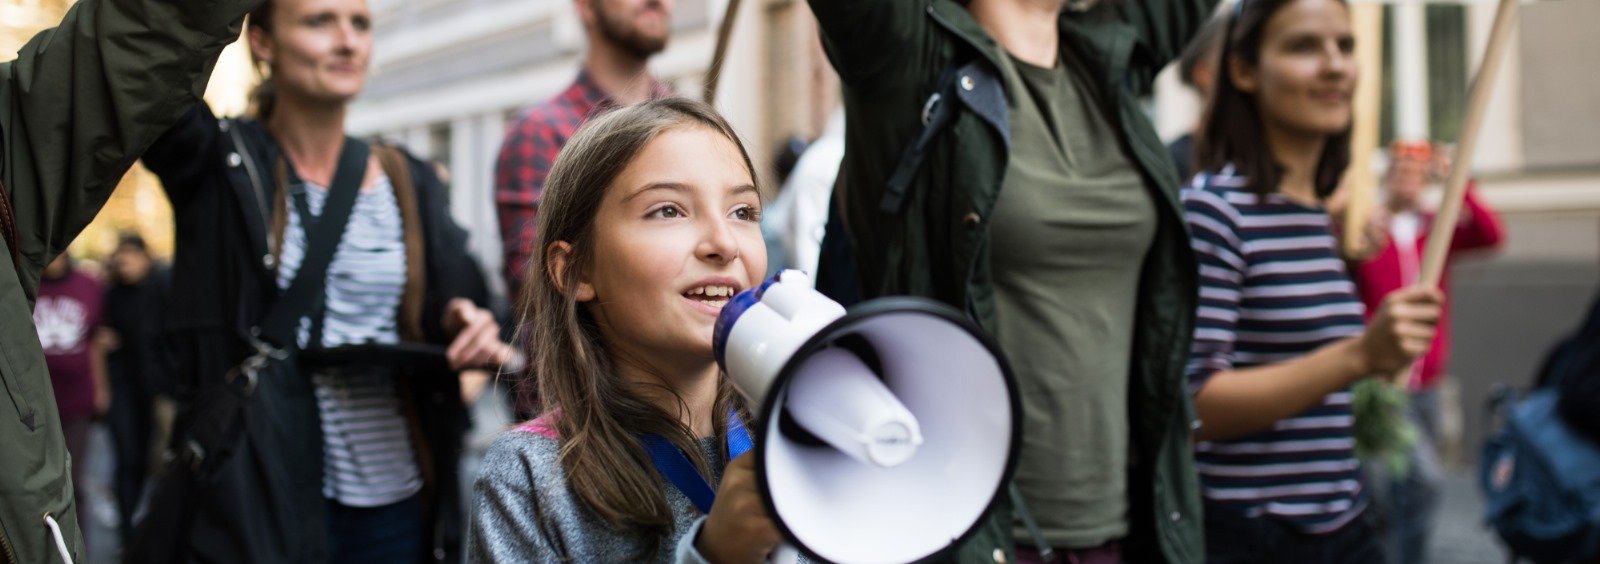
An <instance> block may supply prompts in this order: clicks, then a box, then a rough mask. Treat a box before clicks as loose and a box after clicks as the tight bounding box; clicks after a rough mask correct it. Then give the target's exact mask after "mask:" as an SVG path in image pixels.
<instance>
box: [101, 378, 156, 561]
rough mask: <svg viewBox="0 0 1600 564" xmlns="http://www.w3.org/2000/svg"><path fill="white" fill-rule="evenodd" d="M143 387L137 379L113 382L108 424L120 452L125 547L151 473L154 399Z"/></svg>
mask: <svg viewBox="0 0 1600 564" xmlns="http://www.w3.org/2000/svg"><path fill="white" fill-rule="evenodd" d="M119 383H121V385H119ZM139 387H140V386H138V385H137V383H134V382H126V383H123V382H118V381H113V382H112V393H111V412H110V413H109V414H107V416H106V417H107V423H109V424H108V425H107V426H108V427H110V428H111V442H112V443H113V449H114V450H115V452H116V454H117V465H116V474H115V475H116V478H115V479H114V480H112V483H113V485H114V486H115V488H116V493H117V512H118V513H119V515H118V517H119V518H120V519H121V523H120V529H121V531H122V543H123V546H127V545H128V543H129V542H130V541H132V540H133V538H132V535H133V513H134V511H135V510H137V509H138V507H139V500H140V498H141V497H142V496H143V495H144V484H145V480H146V479H147V478H148V477H149V475H150V431H151V425H150V417H151V409H150V408H151V402H152V401H153V400H152V399H151V398H150V397H149V395H148V394H145V393H144V391H143V390H142V389H138V388H139Z"/></svg>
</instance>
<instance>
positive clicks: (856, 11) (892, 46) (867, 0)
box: [809, 0, 928, 87]
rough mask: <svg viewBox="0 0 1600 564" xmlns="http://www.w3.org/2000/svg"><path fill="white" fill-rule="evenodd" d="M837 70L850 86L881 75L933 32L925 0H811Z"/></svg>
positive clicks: (898, 62) (901, 61)
mask: <svg viewBox="0 0 1600 564" xmlns="http://www.w3.org/2000/svg"><path fill="white" fill-rule="evenodd" d="M809 3H810V4H811V11H812V12H813V13H815V14H816V16H817V27H818V28H820V30H821V32H822V45H823V47H824V48H825V49H826V50H827V52H828V59H829V60H830V61H832V62H833V68H834V70H836V71H838V72H839V76H840V78H842V79H843V80H844V82H845V83H846V84H848V85H850V86H854V87H860V86H861V85H862V82H863V81H866V80H869V79H871V78H873V77H882V76H883V75H885V72H884V71H885V70H887V69H889V67H891V66H892V65H898V64H905V63H907V62H908V61H907V60H906V58H905V54H907V53H909V52H911V51H912V50H913V49H914V48H915V47H917V46H919V45H920V40H921V39H922V37H923V35H924V34H926V33H928V29H927V27H928V23H927V22H928V19H927V18H928V15H927V14H925V13H924V9H925V8H926V6H927V2H926V1H923V0H809Z"/></svg>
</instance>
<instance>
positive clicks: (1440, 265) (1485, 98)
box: [1395, 0, 1518, 386]
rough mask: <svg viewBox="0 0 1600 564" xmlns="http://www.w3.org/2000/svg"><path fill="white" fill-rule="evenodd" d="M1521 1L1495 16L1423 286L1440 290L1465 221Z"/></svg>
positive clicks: (1512, 0)
mask: <svg viewBox="0 0 1600 564" xmlns="http://www.w3.org/2000/svg"><path fill="white" fill-rule="evenodd" d="M1517 3H1518V0H1500V6H1499V8H1498V9H1496V11H1495V14H1494V27H1493V28H1492V29H1491V30H1490V32H1489V44H1488V46H1487V47H1485V48H1484V52H1483V63H1482V64H1481V65H1479V67H1478V75H1477V76H1476V77H1473V79H1472V91H1471V94H1469V95H1468V97H1467V114H1466V116H1465V118H1464V119H1463V120H1462V123H1461V140H1460V142H1458V143H1457V144H1456V154H1455V161H1454V162H1452V163H1451V164H1450V179H1449V180H1448V181H1447V182H1446V183H1445V192H1444V199H1443V200H1442V201H1441V202H1440V205H1439V213H1438V215H1436V216H1434V218H1433V228H1432V229H1430V230H1429V231H1428V246H1427V248H1425V249H1424V250H1423V252H1422V274H1421V276H1420V278H1419V280H1418V282H1419V283H1422V284H1427V285H1429V286H1432V287H1435V288H1437V287H1438V286H1439V279H1440V277H1442V276H1443V275H1444V265H1445V260H1446V259H1448V258H1449V255H1450V242H1451V239H1452V238H1453V237H1455V234H1456V223H1457V222H1458V221H1459V220H1460V219H1461V204H1462V201H1463V200H1464V199H1465V198H1466V195H1467V176H1468V175H1469V174H1471V172H1472V157H1473V153H1474V152H1476V151H1477V148H1478V134H1479V132H1480V130H1481V126H1482V125H1483V114H1484V113H1485V112H1486V111H1487V110H1488V108H1489V94H1490V93H1491V92H1493V91H1494V83H1495V77H1496V76H1497V75H1499V73H1500V62H1501V60H1502V59H1504V57H1502V56H1501V55H1503V54H1505V48H1504V47H1505V43H1506V36H1508V35H1510V34H1511V26H1512V25H1513V24H1514V23H1515V22H1516V19H1517ZM1410 375H1411V370H1410V369H1409V368H1408V369H1407V370H1404V371H1403V372H1402V373H1400V374H1396V375H1395V383H1396V384H1397V385H1402V386H1403V385H1405V383H1406V382H1405V379H1406V378H1407V377H1409V376H1410Z"/></svg>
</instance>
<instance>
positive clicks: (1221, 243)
mask: <svg viewBox="0 0 1600 564" xmlns="http://www.w3.org/2000/svg"><path fill="white" fill-rule="evenodd" d="M1225 37H1226V38H1225V42H1226V43H1225V45H1224V48H1223V51H1222V61H1223V63H1222V67H1221V68H1222V69H1223V70H1224V72H1222V73H1221V74H1220V76H1218V81H1217V86H1216V91H1215V93H1214V95H1213V96H1212V97H1211V100H1210V104H1209V105H1208V108H1207V113H1206V117H1205V121H1204V122H1203V125H1202V128H1201V134H1200V136H1199V138H1198V139H1197V148H1198V151H1197V152H1196V155H1197V157H1198V158H1199V166H1200V168H1201V170H1203V171H1204V172H1201V173H1200V174H1198V175H1197V176H1196V177H1195V179H1194V182H1193V184H1192V185H1191V187H1190V188H1189V189H1187V190H1185V191H1184V193H1183V198H1184V205H1185V210H1186V212H1187V216H1188V220H1189V226H1190V229H1191V230H1192V233H1193V235H1192V236H1193V245H1194V250H1195V254H1196V256H1197V258H1198V259H1199V273H1200V305H1199V308H1198V309H1197V322H1196V327H1195V338H1194V347H1193V353H1192V356H1191V358H1190V361H1189V363H1188V369H1187V371H1188V375H1189V382H1190V384H1189V385H1190V389H1191V391H1192V392H1193V393H1194V398H1195V399H1194V402H1195V407H1196V409H1197V411H1198V412H1199V415H1200V427H1199V430H1198V431H1197V432H1196V439H1198V442H1197V443H1196V444H1195V453H1196V454H1195V464H1196V466H1197V467H1198V469H1199V471H1200V481H1201V485H1202V491H1203V492H1204V497H1205V504H1206V509H1205V515H1206V523H1205V528H1206V552H1207V561H1209V562H1219V563H1227V562H1297V563H1301V564H1316V563H1324V562H1326V563H1333V562H1349V563H1370V562H1383V561H1384V552H1383V550H1382V545H1381V542H1380V540H1379V537H1378V534H1377V530H1376V528H1375V527H1376V525H1375V524H1374V523H1373V521H1372V519H1371V518H1370V515H1371V514H1370V513H1369V512H1367V511H1366V508H1367V505H1368V498H1369V495H1368V492H1367V486H1366V484H1365V483H1364V480H1363V477H1362V467H1361V463H1360V461H1359V460H1358V459H1357V458H1356V456H1355V452H1354V447H1355V439H1354V426H1353V425H1354V417H1353V416H1352V413H1351V393H1350V391H1349V390H1350V387H1351V386H1352V385H1353V384H1355V383H1356V382H1359V381H1362V380H1365V379H1366V378H1369V377H1373V376H1383V375H1388V374H1392V373H1393V372H1394V371H1395V370H1396V369H1399V368H1401V367H1404V366H1406V365H1407V363H1409V362H1411V359H1412V358H1414V357H1415V356H1417V355H1418V354H1420V353H1422V352H1423V351H1424V350H1426V348H1427V345H1428V343H1429V342H1430V341H1431V340H1432V338H1433V326H1434V323H1435V322H1436V321H1437V319H1438V316H1439V300H1440V297H1439V293H1438V292H1437V291H1435V290H1433V289H1432V288H1424V287H1420V286H1411V287H1407V288H1405V289H1402V290H1398V291H1396V292H1394V293H1392V294H1390V295H1389V296H1388V297H1387V298H1386V299H1385V300H1384V301H1383V303H1382V304H1380V305H1379V306H1377V307H1376V308H1375V311H1374V313H1373V315H1372V319H1371V320H1370V321H1368V322H1366V323H1365V324H1363V321H1364V319H1363V317H1362V313H1363V308H1362V305H1361V301H1360V299H1359V297H1358V296H1357V294H1356V288H1355V285H1354V284H1353V283H1352V282H1351V279H1350V276H1349V275H1348V274H1347V272H1346V271H1345V267H1344V262H1343V261H1342V260H1341V259H1340V257H1339V254H1338V243H1337V241H1336V239H1335V237H1334V231H1333V225H1332V219H1331V218H1330V217H1329V215H1328V213H1327V210H1326V207H1325V202H1326V200H1327V198H1328V197H1329V196H1330V195H1332V194H1333V192H1334V190H1335V189H1336V188H1337V187H1338V185H1339V180H1340V177H1341V176H1342V175H1343V173H1344V170H1345V168H1346V166H1347V165H1348V161H1349V146H1350V141H1349V135H1350V127H1351V123H1352V119H1351V118H1352V107H1351V96H1352V94H1353V93H1354V90H1355V85H1356V79H1357V77H1358V74H1359V69H1358V68H1357V66H1356V60H1355V58H1354V56H1353V49H1354V45H1355V37H1354V36H1353V32H1352V31H1351V25H1350V13H1349V9H1348V6H1346V4H1345V3H1344V1H1343V0H1245V1H1243V2H1240V3H1238V4H1235V11H1234V14H1233V16H1232V21H1230V23H1229V24H1228V31H1227V33H1226V36H1225Z"/></svg>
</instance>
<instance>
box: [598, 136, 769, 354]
mask: <svg viewBox="0 0 1600 564" xmlns="http://www.w3.org/2000/svg"><path fill="white" fill-rule="evenodd" d="M597 213H598V215H597V217H596V218H595V224H594V229H595V232H594V241H595V243H594V244H595V249H594V255H593V260H592V263H591V264H592V265H591V266H590V271H589V272H588V273H587V274H588V275H587V276H584V277H583V278H584V280H583V281H582V282H580V284H579V286H578V288H577V294H578V295H577V297H578V300H579V301H581V302H586V303H588V304H589V305H590V309H591V311H592V312H593V313H594V315H595V318H596V320H597V321H598V322H599V323H600V327H601V331H602V333H603V334H604V335H605V338H606V341H607V343H608V345H609V346H610V347H611V349H612V351H613V353H621V354H626V355H629V356H631V357H634V358H638V359H648V360H651V361H652V362H654V361H656V360H660V359H667V358H674V357H677V358H682V357H683V355H685V353H687V354H688V355H690V357H691V358H693V359H696V360H697V361H698V360H701V359H704V360H709V359H711V358H712V353H711V334H712V328H713V326H714V325H715V323H716V319H717V315H718V314H719V313H720V312H721V311H722V306H723V304H726V303H727V302H728V300H729V298H731V297H732V296H733V295H734V294H736V293H738V292H739V291H741V290H744V289H745V288H749V287H751V286H752V285H754V284H755V283H756V282H757V281H759V280H760V279H761V276H762V274H763V273H765V272H766V269H767V252H766V246H765V243H764V242H763V240H762V238H761V226H760V215H761V198H760V194H759V192H757V190H756V187H755V180H754V179H753V178H751V176H750V172H749V171H748V170H747V169H746V167H745V162H744V158H743V156H742V155H741V153H740V151H739V148H738V147H737V146H736V145H734V143H733V142H732V141H729V140H728V139H727V138H726V137H724V136H723V135H722V134H721V133H718V132H717V131H715V130H713V129H710V128H708V127H703V126H698V125H693V126H683V127H677V128H673V129H669V130H667V131H665V132H662V133H661V134H660V135H658V136H656V138H655V139H653V140H651V141H650V143H649V144H647V145H645V148H644V150H643V151H641V152H640V153H639V155H638V156H636V157H635V158H634V159H633V162H631V163H629V164H628V166H627V168H625V169H624V170H623V171H622V174H621V175H619V176H618V177H617V179H616V181H614V182H613V183H612V184H611V186H610V188H608V189H607V191H606V195H605V196H604V199H603V200H602V201H601V203H600V209H599V211H598V212H597Z"/></svg>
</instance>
